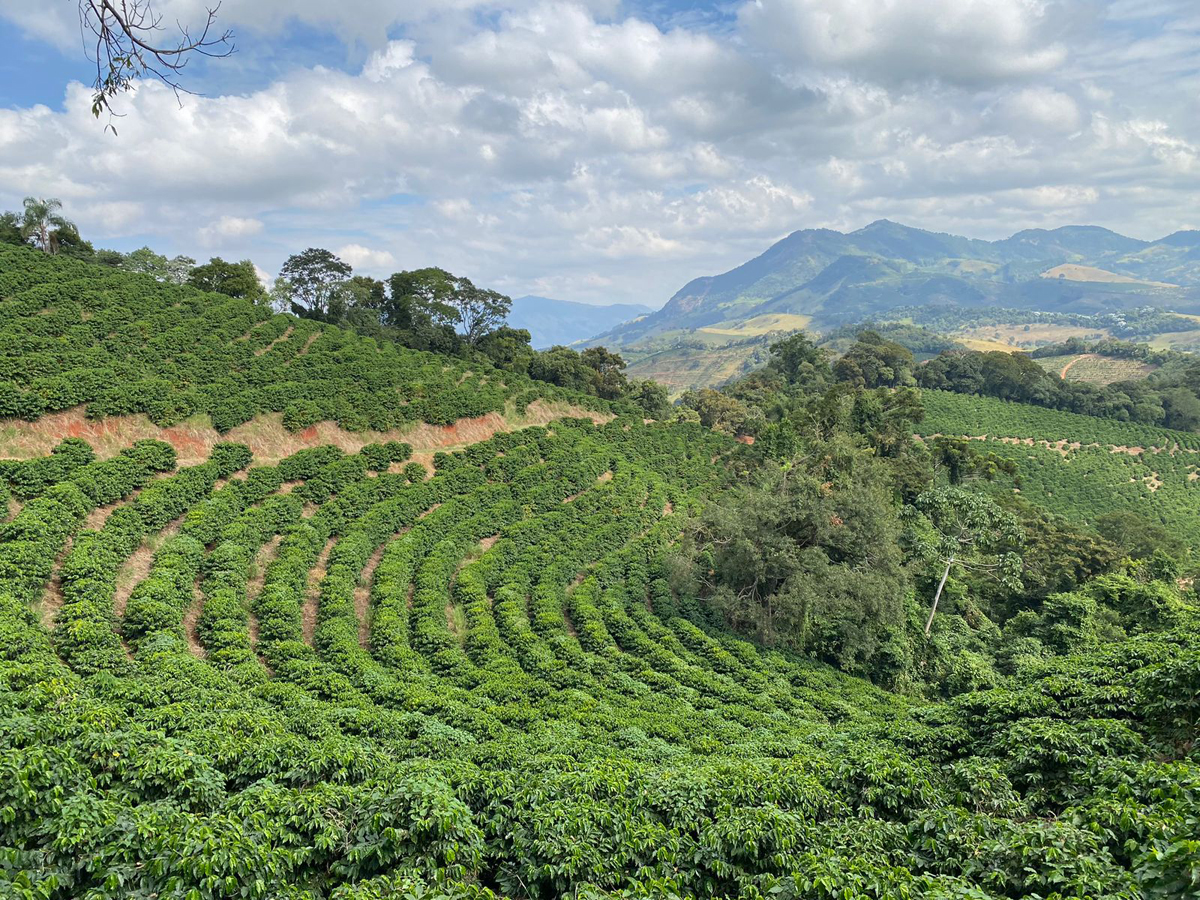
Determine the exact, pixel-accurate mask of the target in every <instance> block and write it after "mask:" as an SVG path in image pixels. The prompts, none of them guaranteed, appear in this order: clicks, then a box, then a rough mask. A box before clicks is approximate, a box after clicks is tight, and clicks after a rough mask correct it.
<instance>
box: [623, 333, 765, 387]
mask: <svg viewBox="0 0 1200 900" xmlns="http://www.w3.org/2000/svg"><path fill="white" fill-rule="evenodd" d="M766 361H767V350H766V348H765V347H764V346H762V345H761V344H758V345H752V346H735V347H712V348H707V349H704V350H699V349H695V348H690V347H678V348H672V349H669V350H662V351H660V352H658V353H654V354H652V355H650V356H647V357H645V358H644V359H640V360H637V361H636V362H633V363H630V365H629V367H628V368H627V369H626V373H627V374H628V375H629V377H631V378H652V379H654V380H655V381H657V382H659V383H660V384H664V385H666V387H667V390H668V391H669V392H670V394H671V396H676V395H678V394H681V393H683V392H684V391H686V390H688V389H689V388H699V387H715V386H716V385H719V384H723V383H725V382H726V381H728V380H729V379H731V378H734V377H736V376H738V375H741V374H744V373H746V372H748V371H750V370H752V369H754V368H757V367H758V366H759V365H762V364H764V363H765V362H766Z"/></svg>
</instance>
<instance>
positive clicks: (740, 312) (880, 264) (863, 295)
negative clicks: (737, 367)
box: [604, 219, 1200, 347]
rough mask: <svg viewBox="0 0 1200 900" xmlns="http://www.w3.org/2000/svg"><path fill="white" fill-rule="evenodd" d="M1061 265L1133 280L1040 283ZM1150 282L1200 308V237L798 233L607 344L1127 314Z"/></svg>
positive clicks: (882, 226)
mask: <svg viewBox="0 0 1200 900" xmlns="http://www.w3.org/2000/svg"><path fill="white" fill-rule="evenodd" d="M1147 248H1154V252H1152V253H1147V252H1144V251H1146V250H1147ZM1064 264H1069V265H1073V266H1082V267H1092V268H1095V269H1099V270H1104V271H1106V272H1111V273H1115V274H1117V275H1120V276H1125V277H1127V278H1128V279H1129V280H1128V281H1122V282H1113V281H1111V280H1108V281H1105V282H1104V283H1103V284H1101V283H1093V282H1087V283H1083V282H1070V283H1057V280H1055V282H1056V283H1053V284H1052V283H1050V282H1051V280H1050V279H1045V278H1041V277H1040V275H1041V273H1043V272H1045V271H1047V270H1049V269H1052V268H1054V267H1055V266H1060V265H1064ZM1154 282H1162V283H1167V284H1177V285H1182V286H1183V287H1181V288H1178V289H1176V290H1179V291H1186V292H1190V294H1189V296H1192V295H1194V296H1195V297H1196V298H1197V299H1200V232H1196V231H1182V232H1177V233H1176V234H1174V235H1170V236H1169V237H1167V238H1164V239H1162V240H1160V241H1155V242H1147V241H1143V240H1139V239H1137V238H1131V237H1127V236H1125V235H1121V234H1119V233H1117V232H1115V231H1112V230H1110V229H1108V228H1104V227H1102V226H1099V225H1064V226H1061V227H1059V228H1053V229H1044V228H1030V229H1025V230H1023V231H1018V232H1017V233H1016V234H1013V235H1012V236H1011V237H1007V238H1003V239H1000V240H980V239H976V238H968V237H963V236H960V235H955V234H948V233H944V232H937V231H927V230H925V229H922V228H916V227H913V226H911V225H905V224H902V223H900V222H895V221H892V220H891V219H876V220H875V221H873V222H871V223H870V224H868V225H864V226H863V227H861V228H859V229H858V230H857V231H851V232H849V233H843V232H839V231H832V230H830V229H826V228H809V229H804V230H801V231H794V232H792V233H791V234H789V235H788V236H787V237H785V238H783V239H782V240H780V241H777V242H776V243H774V244H772V245H771V246H770V247H768V248H767V249H766V250H764V251H763V252H762V253H760V254H759V255H758V256H756V257H754V258H753V259H751V260H748V261H747V262H744V263H742V264H741V265H739V266H737V267H735V268H733V269H730V270H729V271H727V272H723V273H721V274H719V275H704V276H701V277H698V278H694V279H692V280H691V281H689V282H688V283H687V284H686V285H684V287H683V288H681V289H680V290H679V291H677V292H676V293H675V295H674V296H673V297H671V299H670V300H669V301H668V302H667V304H666V305H665V306H664V307H663V308H662V309H661V310H659V311H658V312H655V313H651V314H650V315H648V316H646V317H645V318H644V319H640V320H638V321H636V322H626V323H625V324H623V325H620V326H619V327H617V328H615V329H613V331H612V332H611V333H609V334H606V335H605V336H604V337H605V339H606V340H608V341H609V342H610V343H611V344H613V345H614V346H620V347H630V346H638V345H644V344H645V342H647V341H649V340H651V339H656V338H658V337H659V336H666V339H668V340H670V339H673V338H672V336H678V335H679V334H681V333H687V332H689V331H690V330H693V329H699V328H708V327H709V326H712V325H715V324H717V323H722V322H724V323H731V322H739V321H746V320H749V319H753V318H754V317H756V316H761V315H765V314H768V313H770V314H786V315H793V316H807V317H811V321H812V322H813V323H814V324H815V325H816V327H818V328H819V327H823V326H824V327H830V326H836V325H838V324H840V323H842V322H844V321H851V320H860V319H862V318H865V317H867V316H871V315H877V314H879V313H881V312H886V311H887V310H889V309H892V308H895V307H898V306H920V305H922V304H930V303H936V304H939V305H957V306H962V307H975V306H989V305H990V306H1003V307H1018V308H1028V309H1044V310H1048V311H1054V310H1057V309H1065V308H1070V309H1072V310H1085V311H1098V310H1105V309H1123V308H1127V307H1128V306H1129V305H1131V304H1138V303H1141V304H1145V303H1147V302H1148V299H1147V298H1146V297H1144V296H1141V295H1140V294H1139V293H1138V292H1139V290H1142V288H1140V287H1138V284H1139V283H1141V284H1144V285H1149V284H1152V283H1154ZM1131 285H1133V286H1132V287H1131ZM1154 290H1157V291H1159V294H1157V295H1156V296H1155V297H1154V298H1153V300H1154V302H1155V303H1157V304H1161V303H1162V302H1163V297H1162V294H1161V292H1162V290H1163V289H1162V288H1154ZM710 331H711V329H710Z"/></svg>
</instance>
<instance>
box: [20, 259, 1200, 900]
mask: <svg viewBox="0 0 1200 900" xmlns="http://www.w3.org/2000/svg"><path fill="white" fill-rule="evenodd" d="M535 403H542V404H545V406H544V409H547V410H553V409H567V408H578V409H586V410H588V411H589V412H591V413H594V414H595V415H594V416H592V415H586V416H585V415H583V414H582V413H581V414H579V415H574V416H568V417H565V418H555V419H552V420H550V421H546V422H543V423H541V424H537V425H533V426H530V427H519V426H521V425H522V424H524V423H523V422H522V421H521V420H519V419H517V418H514V419H512V420H511V421H509V422H508V424H507V425H506V426H505V427H504V428H501V427H499V425H497V427H495V428H493V429H489V432H490V433H486V434H485V433H482V432H481V433H478V434H475V435H472V434H471V433H470V432H469V431H467V430H465V429H464V430H463V431H462V433H461V434H459V435H458V437H456V439H455V440H456V444H455V445H453V446H451V445H447V447H446V448H445V449H443V450H437V451H433V450H431V451H430V452H428V453H427V454H425V455H426V456H427V458H425V459H418V458H417V456H418V455H419V454H418V449H419V448H417V447H416V444H415V442H414V443H410V442H407V441H406V440H404V439H403V437H404V436H405V434H408V433H410V432H406V431H405V429H410V430H411V429H418V430H419V429H420V428H422V427H425V426H430V427H436V428H451V427H457V426H458V423H462V422H464V421H465V420H474V419H478V418H479V417H482V416H486V415H490V414H497V415H500V414H507V413H513V412H514V411H515V413H516V414H519V413H520V412H521V411H524V410H527V409H528V408H529V407H530V406H531V405H533V404H535ZM554 404H558V406H555V405H554ZM926 405H927V409H928V415H927V419H926V422H925V423H924V425H923V426H922V427H923V428H927V430H928V433H930V434H932V433H934V432H940V433H945V434H964V435H986V440H987V441H988V442H989V443H990V444H991V443H994V444H995V445H996V448H997V450H998V451H999V452H1004V453H1008V454H1011V455H1012V457H1013V458H1014V459H1016V460H1018V462H1019V464H1020V466H1021V473H1022V478H1023V484H1024V486H1023V488H1022V490H1024V491H1026V492H1033V491H1035V490H1037V491H1041V492H1043V493H1045V494H1046V496H1047V497H1048V498H1050V499H1051V504H1050V505H1051V506H1053V507H1056V508H1058V509H1061V510H1062V511H1064V512H1072V511H1074V512H1078V513H1079V514H1083V513H1084V512H1087V513H1088V514H1091V513H1092V512H1098V511H1100V510H1102V509H1105V508H1108V507H1107V506H1106V504H1109V505H1111V503H1120V502H1125V500H1124V499H1123V498H1124V496H1125V495H1124V494H1121V493H1119V492H1120V491H1128V492H1129V496H1130V497H1132V496H1133V494H1134V493H1136V494H1137V495H1138V496H1139V497H1141V496H1143V495H1145V494H1147V493H1149V492H1153V497H1154V499H1155V508H1159V507H1161V509H1162V510H1163V512H1162V515H1161V518H1162V521H1163V522H1164V524H1167V525H1169V526H1170V527H1171V528H1177V529H1180V530H1181V532H1182V531H1185V530H1186V533H1187V534H1188V535H1189V536H1191V535H1196V536H1198V537H1200V532H1197V526H1196V525H1195V523H1194V522H1192V520H1194V519H1195V518H1196V510H1197V509H1200V503H1198V502H1197V501H1200V486H1198V485H1196V484H1195V483H1194V482H1195V479H1194V478H1191V477H1190V473H1192V472H1193V471H1194V470H1195V464H1196V463H1200V455H1198V454H1197V453H1196V451H1197V450H1200V437H1197V436H1195V435H1186V436H1185V435H1178V434H1171V433H1167V432H1164V431H1157V430H1155V429H1151V428H1140V427H1136V426H1129V427H1126V426H1122V425H1120V424H1119V423H1111V424H1109V423H1102V422H1100V420H1087V421H1081V420H1083V419H1085V418H1086V417H1071V416H1069V415H1068V414H1061V413H1053V412H1051V411H1048V410H1040V409H1036V408H1032V407H1022V408H1021V409H1020V410H1019V411H1017V412H1019V413H1020V415H1017V414H1016V412H1014V411H1012V410H1010V409H1009V406H1007V405H1005V404H1002V403H1000V402H999V401H995V402H993V401H987V402H983V401H978V402H977V401H976V400H974V399H973V398H967V397H964V396H961V395H950V394H945V395H943V394H939V393H937V392H926ZM64 414H70V415H71V416H73V417H74V418H73V419H72V421H80V422H93V423H96V426H97V428H96V430H95V431H90V432H86V434H85V435H84V437H75V436H70V435H62V436H60V437H59V439H58V440H57V441H55V442H54V443H53V445H52V446H49V447H46V446H41V445H35V444H30V443H28V442H26V443H21V442H20V440H18V438H22V436H23V437H24V438H28V437H29V435H30V434H31V432H30V429H31V428H32V427H33V426H34V425H36V424H37V422H39V421H44V420H45V419H46V418H47V417H51V416H54V415H64ZM0 416H3V417H5V419H6V421H5V422H4V423H3V424H2V425H0V428H3V429H8V431H0V434H7V435H9V436H10V437H12V445H11V446H10V447H8V448H7V449H6V455H7V456H8V457H9V458H7V459H5V460H4V461H3V462H0V491H2V493H3V496H2V497H0V500H3V501H4V502H3V503H2V504H0V518H2V519H3V522H0V896H4V897H14V898H28V900H33V898H39V900H60V898H61V900H67V898H86V900H102V898H181V900H202V898H203V900H207V898H288V900H324V898H330V900H335V898H336V900H375V898H385V897H388V898H400V897H404V898H441V897H455V898H466V897H470V898H491V897H500V896H503V897H512V898H547V900H549V898H558V897H579V898H584V897H593V898H600V897H622V898H634V897H641V898H650V897H654V898H660V897H679V898H683V897H707V898H716V897H744V898H829V900H860V898H874V900H884V898H888V900H891V898H946V900H949V898H956V900H987V898H995V900H1000V898H1014V900H1015V898H1025V897H1030V898H1032V897H1040V898H1063V900H1065V898H1084V897H1096V898H1100V897H1104V898H1122V900H1135V898H1151V897H1153V898H1181V897H1185V896H1193V895H1194V891H1195V890H1196V889H1197V885H1198V884H1200V845H1198V844H1197V834H1200V806H1198V802H1197V797H1200V766H1198V765H1197V759H1196V750H1195V747H1194V739H1195V729H1196V724H1197V717H1198V716H1200V702H1198V701H1197V699H1196V697H1197V695H1198V694H1200V674H1198V673H1200V665H1198V662H1197V661H1198V660H1200V638H1198V637H1197V634H1198V633H1200V632H1198V631H1197V629H1196V624H1197V618H1196V615H1195V609H1194V607H1192V606H1191V605H1190V603H1189V602H1188V601H1187V600H1186V598H1184V597H1183V596H1181V595H1179V594H1178V593H1177V592H1176V591H1175V590H1174V589H1173V588H1171V587H1169V586H1165V585H1164V586H1161V587H1154V588H1153V590H1155V591H1158V592H1159V593H1157V594H1155V595H1154V596H1156V597H1159V599H1160V601H1161V603H1160V606H1161V610H1160V614H1159V617H1158V618H1157V619H1155V622H1158V623H1160V624H1161V623H1163V622H1165V623H1167V626H1163V627H1153V628H1151V627H1149V626H1145V627H1141V626H1138V625H1136V624H1135V623H1138V622H1146V621H1149V619H1147V618H1146V616H1145V614H1144V612H1143V611H1141V608H1140V607H1138V609H1131V610H1127V611H1125V612H1122V613H1121V616H1122V618H1121V619H1120V622H1121V623H1122V627H1123V628H1124V630H1123V631H1122V638H1121V639H1120V640H1112V641H1108V642H1105V643H1102V644H1099V645H1095V646H1092V647H1090V648H1089V649H1087V650H1078V651H1077V650H1070V649H1067V650H1064V651H1063V652H1061V653H1059V654H1057V655H1045V656H1037V657H1033V656H1030V657H1028V658H1023V657H1020V656H1019V654H1018V655H1017V656H1014V658H1013V659H1014V661H1013V664H1012V665H1011V666H1010V667H1009V669H1008V671H1007V673H1006V674H1005V676H1004V677H1003V678H998V679H996V680H994V681H989V682H987V683H981V682H968V681H964V683H963V685H962V686H960V687H958V688H956V689H951V688H950V687H947V686H938V688H937V689H936V690H932V691H930V692H926V693H924V694H918V693H910V694H904V693H900V692H893V691H889V690H885V689H883V688H882V687H879V686H876V685H874V684H872V683H871V682H869V681H866V680H862V679H858V678H854V677H851V676H849V675H847V674H844V673H842V672H839V671H838V670H836V669H834V668H832V667H830V666H828V665H826V664H824V663H821V662H818V661H815V660H814V659H811V658H809V657H807V656H802V655H799V654H796V653H793V652H789V651H787V650H784V649H779V648H773V647H768V646H762V645H759V644H756V643H753V642H751V641H749V640H746V639H744V638H743V637H739V636H737V635H735V634H733V633H732V632H730V631H729V630H728V629H727V628H726V627H725V624H724V622H723V620H722V619H721V617H720V616H719V615H717V614H716V613H715V612H714V611H713V610H712V608H711V607H709V606H708V605H706V604H705V603H703V602H701V601H700V599H699V598H697V597H695V596H691V595H689V594H687V593H682V592H680V591H679V590H678V589H677V581H676V580H675V579H674V578H673V573H672V558H671V555H670V553H669V551H670V548H671V547H672V546H673V545H674V544H675V543H676V542H677V540H678V539H679V537H680V535H681V533H682V532H683V531H684V530H685V528H686V526H687V523H688V521H689V520H690V519H691V518H692V517H693V516H694V515H695V514H696V513H697V512H698V510H700V509H701V508H702V507H703V505H704V504H705V503H706V502H708V501H709V500H710V499H711V498H713V497H715V496H719V495H720V494H721V493H722V492H723V491H725V490H727V489H729V488H730V486H731V485H733V484H735V483H737V482H738V480H739V479H740V478H742V477H743V475H742V472H743V470H744V465H745V463H746V460H747V459H748V458H749V457H750V454H752V453H753V452H754V448H752V447H748V446H745V445H744V444H742V443H739V442H737V441H736V440H734V438H733V437H732V436H729V435H725V434H721V433H719V432H717V431H714V430H711V429H708V428H704V427H702V426H701V425H700V424H697V423H687V422H654V421H650V420H648V419H644V418H643V417H642V416H640V415H636V416H635V415H629V414H624V413H622V412H621V410H619V409H614V408H611V407H610V406H609V405H608V404H606V403H605V402H604V401H601V400H597V399H596V398H595V397H589V396H586V395H578V394H573V393H570V392H565V391H561V390H560V389H558V388H554V387H551V386H548V385H545V384H541V383H535V382H532V381H530V380H528V379H523V378H522V377H521V376H517V375H513V374H511V373H506V372H502V371H500V370H486V371H484V370H479V369H475V370H472V369H471V368H468V367H467V366H466V365H465V364H463V363H462V361H461V360H457V361H456V360H452V359H449V358H442V357H438V356H435V355H433V354H427V353H418V352H416V351H411V350H406V349H403V348H400V347H397V346H395V345H392V344H383V343H378V342H376V341H373V340H370V339H367V338H362V337H359V336H357V335H355V334H354V333H352V332H349V331H343V330H339V329H337V328H334V327H332V326H329V325H324V324H320V323H314V322H312V321H308V320H300V319H296V318H294V317H291V316H287V315H276V314H271V313H270V312H269V311H264V310H263V309H262V308H260V307H256V306H254V305H252V304H250V303H248V302H244V301H239V300H230V299H229V298H225V297H222V296H220V295H215V294H204V293H201V292H199V291H197V290H193V289H191V288H186V287H174V286H170V285H164V284H159V283H156V282H154V281H152V280H151V279H149V278H145V277H140V276H130V275H127V274H121V273H117V272H112V273H106V272H104V271H103V270H101V269H99V268H97V267H91V266H87V265H84V264H79V263H72V262H71V261H69V260H65V259H50V258H46V259H43V258H41V257H40V256H39V257H36V258H35V256H34V254H32V252H30V253H24V252H23V251H22V252H21V253H14V254H12V255H8V254H7V251H0ZM131 416H133V417H139V416H140V417H144V421H146V422H148V423H149V425H146V428H147V430H146V431H145V432H144V434H145V436H142V437H138V438H137V439H134V440H130V441H129V442H128V445H126V446H119V444H120V439H119V436H120V435H121V434H124V433H125V432H122V431H120V430H119V429H117V430H111V429H110V430H108V431H106V430H105V427H104V426H105V423H111V422H113V421H115V420H118V419H121V418H122V417H126V418H127V417H131ZM264 416H279V417H280V419H279V423H280V426H281V427H282V428H283V429H284V430H285V431H287V433H289V434H292V433H296V434H302V433H303V432H304V430H305V429H309V428H315V427H316V426H317V425H318V423H321V427H322V428H324V429H325V431H323V432H321V434H325V435H334V434H337V435H340V436H341V438H343V439H345V441H348V440H349V439H347V438H346V436H347V435H350V436H357V437H358V438H359V440H357V441H350V442H348V443H347V442H345V441H344V442H343V444H342V445H338V444H336V443H328V444H318V445H316V446H311V447H301V448H299V449H296V448H289V452H287V453H286V454H284V453H282V452H279V453H273V454H267V455H265V456H263V455H259V456H256V452H255V449H256V448H252V447H251V446H250V445H249V444H247V443H244V442H240V441H238V440H236V437H237V435H238V432H237V429H238V428H239V427H245V426H246V425H247V424H248V423H254V422H255V421H261V419H262V417H264ZM196 417H200V419H203V420H204V422H203V423H202V424H203V427H204V428H207V429H211V431H213V432H214V433H215V434H216V435H218V436H222V435H223V436H224V437H223V438H220V437H217V438H213V439H212V440H210V441H209V442H207V443H205V444H204V445H203V447H202V448H197V447H190V446H189V447H187V448H185V449H186V451H187V454H189V455H187V458H184V457H183V456H182V455H181V453H182V452H183V451H181V449H180V448H179V447H177V446H176V444H175V443H173V442H172V441H171V440H170V438H171V437H172V436H177V435H178V433H177V432H175V431H173V429H175V428H177V427H178V426H180V425H181V423H185V422H188V421H191V422H193V424H195V423H196V422H197V421H198V420H197V419H196ZM139 421H143V420H139ZM1097 423H1099V424H1097ZM151 426H153V428H157V429H161V430H160V431H158V432H154V431H153V430H152V429H151ZM196 427H200V425H196ZM139 433H141V432H139ZM421 433H423V432H421ZM101 434H103V435H107V437H106V440H107V443H104V444H103V448H102V449H103V452H100V450H98V449H97V445H98V442H97V441H96V436H97V435H101ZM155 435H157V436H155ZM42 437H43V438H44V437H45V435H44V433H43V434H42ZM473 437H477V438H479V439H472V438H473ZM85 438H92V440H91V441H89V440H87V439H85ZM384 438H386V439H384ZM1005 438H1011V439H1014V440H1020V441H1023V440H1024V439H1026V438H1029V439H1032V440H1033V441H1034V442H1035V445H1034V446H1032V447H1031V446H1028V445H1027V444H1025V443H1008V442H1005V441H1004V440H1001V439H1005ZM1037 441H1047V442H1061V441H1077V442H1080V444H1081V446H1079V447H1074V448H1071V447H1068V448H1067V449H1066V450H1065V452H1064V451H1062V450H1060V449H1055V448H1054V447H1049V448H1047V447H1042V446H1040V445H1037V444H1036V442H1037ZM1084 442H1088V443H1091V442H1094V443H1097V444H1098V445H1100V446H1098V447H1096V448H1084V447H1083V446H1082V444H1083V443H1084ZM1135 442H1136V445H1137V446H1140V447H1141V448H1142V449H1141V451H1140V452H1139V453H1136V454H1134V453H1133V452H1132V450H1131V449H1130V447H1129V446H1128V445H1130V444H1133V443H1135ZM1118 443H1120V444H1122V445H1126V449H1125V450H1122V451H1119V452H1117V451H1114V450H1113V449H1112V447H1111V446H1110V445H1113V446H1115V445H1117V444H1118ZM1150 474H1154V475H1155V476H1156V477H1157V479H1158V481H1159V482H1160V484H1158V486H1157V487H1156V486H1154V485H1153V484H1151V483H1149V482H1147V480H1146V476H1148V475H1150ZM1131 478H1132V479H1134V480H1133V481H1130V479H1131ZM1126 484H1128V487H1127V488H1126V487H1125V485H1126ZM1113 492H1117V493H1116V494H1114V496H1115V498H1116V499H1113V498H1111V497H1110V498H1107V499H1106V494H1110V493H1113ZM1110 501H1111V502H1110ZM1189 516H1190V518H1189ZM834 524H835V525H837V524H840V523H834ZM1106 577H1107V578H1108V580H1107V581H1105V582H1104V584H1105V585H1106V589H1107V590H1109V591H1111V592H1112V594H1113V596H1118V595H1119V596H1120V597H1130V596H1137V597H1141V596H1143V594H1142V593H1138V592H1139V591H1144V590H1146V588H1145V586H1144V585H1140V584H1136V583H1135V582H1134V580H1133V579H1131V578H1129V577H1126V576H1123V575H1112V576H1106ZM1158 584H1160V583H1159V582H1155V585H1158ZM1097 590H1099V589H1097ZM1122 592H1124V593H1122ZM1071 596H1074V595H1071ZM1089 596H1091V595H1089ZM1096 596H1099V595H1098V594H1097V595H1096ZM903 602H904V603H905V604H906V609H907V611H908V616H909V618H911V619H912V620H913V623H914V629H915V632H916V633H919V632H920V627H921V625H922V623H923V619H924V614H925V609H924V601H923V599H918V598H916V597H907V598H904V601H903ZM1080 602H1083V601H1080ZM1089 602H1091V603H1092V605H1093V606H1095V603H1096V601H1095V600H1094V599H1093V600H1091V601H1089ZM1114 602H1116V601H1114ZM1131 602H1132V601H1131ZM1139 602H1140V601H1139ZM1134 605H1135V606H1136V604H1134ZM1047 615H1049V614H1047ZM1065 615H1066V614H1064V616H1065ZM1115 615H1116V614H1115V613H1114V616H1115ZM1068 618H1069V617H1068ZM1046 621H1047V622H1049V621H1051V620H1050V619H1049V618H1047V619H1046ZM1063 621H1064V622H1065V621H1066V618H1064V620H1063ZM1115 622H1116V619H1114V623H1115ZM1048 627H1049V626H1048ZM1063 627H1064V628H1066V627H1067V626H1066V625H1064V626H1063ZM1114 627H1115V626H1114ZM1114 633H1115V632H1114ZM983 634H984V629H983V626H980V635H983ZM979 640H983V637H980V638H979ZM1047 646H1054V645H1053V644H1052V642H1051V638H1049V637H1047ZM1064 646H1065V645H1064ZM943 688H944V689H943Z"/></svg>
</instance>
